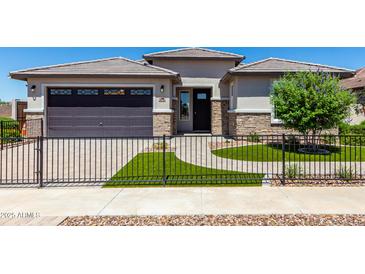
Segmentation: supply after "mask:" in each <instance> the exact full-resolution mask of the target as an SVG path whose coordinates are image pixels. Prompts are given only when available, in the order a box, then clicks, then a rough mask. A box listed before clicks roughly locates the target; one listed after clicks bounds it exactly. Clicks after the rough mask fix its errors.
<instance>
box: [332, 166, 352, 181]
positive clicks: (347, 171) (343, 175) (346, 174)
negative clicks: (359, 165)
mask: <svg viewBox="0 0 365 274" xmlns="http://www.w3.org/2000/svg"><path fill="white" fill-rule="evenodd" d="M355 175H356V174H355V172H353V171H352V169H351V168H346V167H340V168H339V169H337V170H336V176H337V177H338V178H340V179H345V180H351V179H352V178H354V177H355Z"/></svg>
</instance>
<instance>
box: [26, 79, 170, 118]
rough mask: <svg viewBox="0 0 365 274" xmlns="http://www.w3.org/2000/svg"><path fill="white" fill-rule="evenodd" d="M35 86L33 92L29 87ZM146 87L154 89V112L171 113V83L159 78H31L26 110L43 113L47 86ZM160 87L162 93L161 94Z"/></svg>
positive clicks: (45, 105) (168, 80)
mask: <svg viewBox="0 0 365 274" xmlns="http://www.w3.org/2000/svg"><path fill="white" fill-rule="evenodd" d="M33 85H35V86H36V89H35V92H34V93H32V92H31V91H30V90H31V87H32V86H33ZM52 85H53V86H69V87H72V86H88V85H89V86H99V87H108V86H119V85H120V86H121V87H128V86H138V85H141V86H146V87H147V86H148V87H152V88H153V89H154V98H153V110H154V111H156V112H164V111H171V97H172V90H173V89H172V81H171V80H170V79H159V78H145V79H139V78H32V79H28V109H27V112H43V111H44V110H45V108H46V107H47V102H46V100H47V96H46V87H47V86H52ZM161 85H164V92H163V93H161V92H160V89H161ZM161 98H163V100H161Z"/></svg>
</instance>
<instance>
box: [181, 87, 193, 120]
mask: <svg viewBox="0 0 365 274" xmlns="http://www.w3.org/2000/svg"><path fill="white" fill-rule="evenodd" d="M183 93H184V94H185V93H186V94H188V115H187V116H188V119H182V118H181V94H183ZM178 100H179V121H183V122H186V121H190V120H191V95H190V91H189V90H181V91H180V92H179V98H178Z"/></svg>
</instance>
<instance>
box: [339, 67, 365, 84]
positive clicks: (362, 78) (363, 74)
mask: <svg viewBox="0 0 365 274" xmlns="http://www.w3.org/2000/svg"><path fill="white" fill-rule="evenodd" d="M341 85H342V86H343V87H344V88H346V89H361V88H365V68H361V69H358V70H357V71H356V74H355V76H354V77H351V78H347V79H343V80H341Z"/></svg>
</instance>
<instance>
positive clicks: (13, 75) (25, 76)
mask: <svg viewBox="0 0 365 274" xmlns="http://www.w3.org/2000/svg"><path fill="white" fill-rule="evenodd" d="M9 77H10V78H12V79H16V80H23V81H27V79H28V78H87V77H99V78H111V77H122V78H128V77H132V78H167V79H180V75H179V74H171V75H165V74H115V73H109V74H50V73H44V74H43V73H42V74H40V73H37V74H35V73H16V72H14V73H10V74H9Z"/></svg>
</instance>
